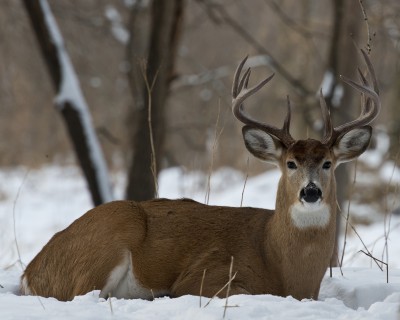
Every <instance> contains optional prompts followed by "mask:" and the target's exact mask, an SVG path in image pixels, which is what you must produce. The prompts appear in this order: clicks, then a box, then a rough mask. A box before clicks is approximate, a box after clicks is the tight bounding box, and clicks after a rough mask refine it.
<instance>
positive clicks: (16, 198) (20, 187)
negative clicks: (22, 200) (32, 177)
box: [13, 170, 30, 270]
mask: <svg viewBox="0 0 400 320" xmlns="http://www.w3.org/2000/svg"><path fill="white" fill-rule="evenodd" d="M29 171H30V170H28V171H26V173H25V175H24V178H23V179H22V182H21V185H20V186H19V188H18V191H17V195H16V196H15V199H14V203H13V228H14V241H15V247H16V248H17V254H18V262H19V264H20V266H21V269H22V270H24V269H25V267H24V265H23V263H22V259H21V251H20V250H19V245H18V240H17V224H16V219H15V208H16V206H17V201H18V198H19V195H20V193H21V189H22V186H23V185H24V183H25V180H26V178H27V177H28V174H29Z"/></svg>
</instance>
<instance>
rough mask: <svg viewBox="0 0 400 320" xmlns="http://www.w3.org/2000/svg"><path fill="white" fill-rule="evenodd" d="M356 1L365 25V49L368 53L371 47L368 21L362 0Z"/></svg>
mask: <svg viewBox="0 0 400 320" xmlns="http://www.w3.org/2000/svg"><path fill="white" fill-rule="evenodd" d="M358 2H359V3H360V6H361V12H362V14H363V17H364V21H365V24H366V26H367V45H366V49H367V53H368V54H370V52H371V49H372V47H371V41H372V37H371V30H370V28H369V23H368V16H367V11H366V10H365V8H364V4H363V0H359V1H358Z"/></svg>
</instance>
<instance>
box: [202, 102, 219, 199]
mask: <svg viewBox="0 0 400 320" xmlns="http://www.w3.org/2000/svg"><path fill="white" fill-rule="evenodd" d="M220 115H221V100H219V101H218V115H217V121H216V122H215V135H214V141H213V146H212V149H211V162H210V166H209V168H208V177H207V189H206V195H205V199H204V203H206V204H208V203H209V201H210V193H211V175H212V171H213V167H214V157H215V152H216V150H217V146H218V140H219V138H220V136H221V134H222V132H223V131H224V126H222V128H221V130H220V131H219V132H218V124H219V119H220Z"/></svg>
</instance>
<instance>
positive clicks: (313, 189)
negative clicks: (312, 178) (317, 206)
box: [300, 182, 322, 203]
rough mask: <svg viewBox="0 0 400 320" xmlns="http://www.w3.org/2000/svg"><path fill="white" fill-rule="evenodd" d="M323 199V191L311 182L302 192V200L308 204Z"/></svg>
mask: <svg viewBox="0 0 400 320" xmlns="http://www.w3.org/2000/svg"><path fill="white" fill-rule="evenodd" d="M321 197H322V191H321V189H320V188H318V187H317V185H316V184H315V183H314V182H310V183H309V184H308V185H307V186H305V187H304V188H303V189H301V191H300V200H301V201H304V202H307V203H315V202H317V201H318V200H320V199H321Z"/></svg>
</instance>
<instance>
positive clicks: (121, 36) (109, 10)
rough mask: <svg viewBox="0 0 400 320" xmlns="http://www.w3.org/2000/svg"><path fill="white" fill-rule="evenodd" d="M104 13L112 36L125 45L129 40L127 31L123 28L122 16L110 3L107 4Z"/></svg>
mask: <svg viewBox="0 0 400 320" xmlns="http://www.w3.org/2000/svg"><path fill="white" fill-rule="evenodd" d="M132 5H134V4H132ZM104 15H105V16H106V18H107V19H108V20H109V21H110V23H111V33H112V35H113V36H114V38H115V39H116V40H118V41H119V42H120V43H121V44H124V45H126V44H127V43H128V41H129V38H130V34H129V31H128V30H127V29H126V28H125V26H124V23H123V21H122V17H121V15H120V14H119V12H118V10H117V9H115V7H113V6H112V5H107V6H106V8H105V11H104Z"/></svg>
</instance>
